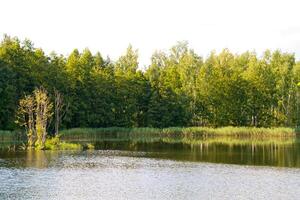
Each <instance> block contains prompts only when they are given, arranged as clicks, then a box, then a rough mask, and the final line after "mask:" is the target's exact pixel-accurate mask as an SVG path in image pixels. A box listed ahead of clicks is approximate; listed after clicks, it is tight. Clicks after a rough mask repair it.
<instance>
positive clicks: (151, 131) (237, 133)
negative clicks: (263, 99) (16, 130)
mask: <svg viewBox="0 0 300 200" xmlns="http://www.w3.org/2000/svg"><path fill="white" fill-rule="evenodd" d="M296 134H297V131H296V130H295V129H293V128H286V127H278V128H255V127H221V128H209V127H170V128H162V129H158V128H119V127H110V128H74V129H68V130H63V131H62V132H61V138H62V139H75V140H76V139H79V140H80V139H101V138H105V137H111V138H119V139H122V138H131V137H145V138H148V137H166V136H181V137H185V138H197V137H210V136H231V137H250V138H269V137H295V136H296Z"/></svg>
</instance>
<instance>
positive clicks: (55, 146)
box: [45, 137, 82, 150]
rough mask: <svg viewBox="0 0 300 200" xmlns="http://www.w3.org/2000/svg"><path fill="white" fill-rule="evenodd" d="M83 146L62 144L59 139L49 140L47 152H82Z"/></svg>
mask: <svg viewBox="0 0 300 200" xmlns="http://www.w3.org/2000/svg"><path fill="white" fill-rule="evenodd" d="M81 149H82V145H80V144H75V143H68V142H61V141H60V139H59V137H53V138H48V139H47V140H46V143H45V150H81Z"/></svg>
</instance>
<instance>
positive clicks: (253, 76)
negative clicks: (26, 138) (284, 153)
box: [0, 36, 300, 130]
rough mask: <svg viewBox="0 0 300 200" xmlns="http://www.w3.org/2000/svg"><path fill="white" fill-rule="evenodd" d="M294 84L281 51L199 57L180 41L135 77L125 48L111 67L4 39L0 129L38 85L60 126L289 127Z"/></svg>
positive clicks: (293, 67)
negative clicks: (58, 101)
mask: <svg viewBox="0 0 300 200" xmlns="http://www.w3.org/2000/svg"><path fill="white" fill-rule="evenodd" d="M299 82H300V64H299V63H296V62H295V57H294V55H293V54H289V53H282V52H280V51H274V52H271V51H269V50H267V51H265V52H264V54H263V55H262V56H261V57H259V56H257V55H256V53H254V52H245V53H243V54H239V55H237V54H233V53H231V52H230V51H229V50H228V49H224V50H223V51H222V52H221V53H219V54H217V53H215V52H212V53H211V54H210V55H209V56H208V57H207V58H206V59H203V58H202V57H201V56H199V55H197V54H196V53H195V52H194V51H193V50H192V49H190V48H189V47H188V45H187V44H186V43H184V42H182V43H178V44H177V45H176V46H174V47H172V48H171V49H170V51H169V52H155V53H154V54H153V56H152V58H151V64H150V66H149V67H148V68H147V69H146V70H145V71H141V70H139V69H138V52H137V51H136V50H134V49H133V48H132V47H131V46H129V47H128V49H127V51H126V53H125V54H124V55H123V56H121V57H120V58H119V59H118V60H117V61H115V62H113V61H111V60H110V59H109V58H103V57H102V56H101V54H100V53H96V54H95V55H93V54H92V53H91V52H90V51H89V50H88V49H85V50H84V51H83V52H79V51H78V50H77V49H75V50H74V51H73V52H71V54H70V55H69V56H68V57H65V56H62V55H57V54H55V53H52V54H50V55H45V53H44V52H43V50H41V49H38V48H34V46H33V45H32V43H31V42H30V41H28V40H25V41H19V40H18V39H17V38H11V37H9V36H4V38H3V40H2V42H1V44H0V129H4V130H5V129H7V130H10V129H15V128H16V127H17V125H16V123H15V120H16V111H17V108H18V102H19V100H20V99H21V98H23V97H24V95H26V94H31V93H32V91H33V90H34V89H35V88H36V87H40V86H42V87H44V88H45V89H46V90H47V91H48V92H49V94H50V96H52V97H51V98H53V99H54V93H55V91H59V92H60V93H61V94H62V96H63V100H64V109H65V112H64V113H65V115H64V118H63V121H62V127H63V128H73V127H112V126H117V127H170V126H225V125H233V126H264V127H268V126H295V125H297V124H298V118H299V117H298V116H299V104H300V102H299V92H300V91H299V88H298V86H297V83H299ZM51 124H53V122H52V123H51ZM51 126H53V125H51Z"/></svg>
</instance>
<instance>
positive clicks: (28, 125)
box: [16, 88, 53, 149]
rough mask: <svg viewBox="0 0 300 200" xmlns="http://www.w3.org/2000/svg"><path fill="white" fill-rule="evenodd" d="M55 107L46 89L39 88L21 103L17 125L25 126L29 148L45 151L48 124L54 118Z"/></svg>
mask: <svg viewBox="0 0 300 200" xmlns="http://www.w3.org/2000/svg"><path fill="white" fill-rule="evenodd" d="M52 108H53V105H52V103H51V102H50V100H49V97H48V94H47V91H46V90H45V89H44V88H37V89H35V90H34V92H33V95H28V96H25V98H24V99H21V100H20V102H19V109H18V116H17V121H16V122H17V123H18V124H20V125H21V126H24V127H25V129H26V132H27V137H28V148H32V147H34V146H36V147H37V148H38V149H44V147H45V142H46V136H47V124H48V122H49V119H50V118H51V116H52V114H53V113H52Z"/></svg>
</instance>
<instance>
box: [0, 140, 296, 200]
mask: <svg viewBox="0 0 300 200" xmlns="http://www.w3.org/2000/svg"><path fill="white" fill-rule="evenodd" d="M81 143H92V144H94V146H95V149H96V150H87V151H26V152H25V151H20V150H18V148H19V147H18V145H16V146H15V148H14V145H10V148H7V146H9V145H8V144H2V147H1V145H0V149H2V150H0V199H299V196H300V143H299V140H298V139H293V140H291V139H280V140H249V139H248V140H241V139H239V140H233V139H231V140H227V141H226V140H220V139H203V140H197V141H194V140H193V141H191V140H189V141H181V142H178V141H176V140H172V141H166V140H156V141H152V142H149V141H142V140H119V141H117V140H114V139H111V140H109V139H106V140H102V141H85V142H83V141H81ZM15 150H17V151H15ZM232 164H234V165H232Z"/></svg>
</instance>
